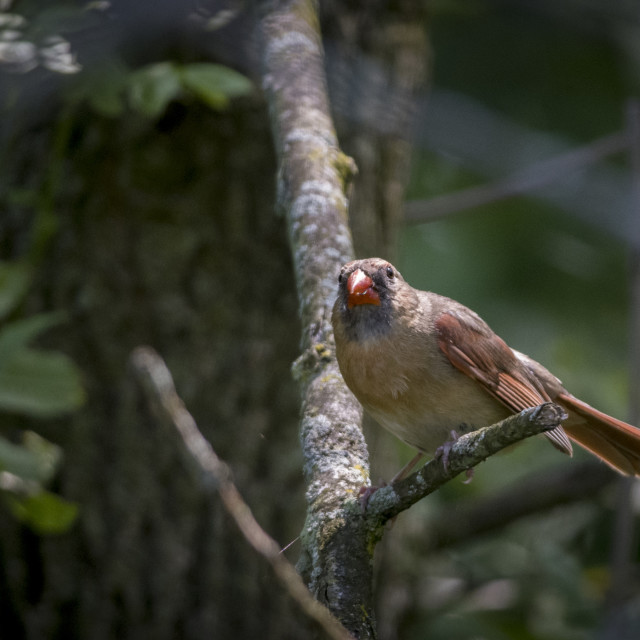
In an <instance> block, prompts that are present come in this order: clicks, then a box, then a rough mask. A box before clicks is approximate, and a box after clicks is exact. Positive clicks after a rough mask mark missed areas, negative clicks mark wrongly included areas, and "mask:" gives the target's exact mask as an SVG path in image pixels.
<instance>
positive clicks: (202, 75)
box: [180, 63, 252, 109]
mask: <svg viewBox="0 0 640 640" xmlns="http://www.w3.org/2000/svg"><path fill="white" fill-rule="evenodd" d="M180 77H181V79H182V84H183V86H184V87H185V89H188V90H189V91H191V92H192V93H194V94H195V95H196V96H198V98H200V99H201V100H202V101H203V102H205V103H206V104H208V105H209V106H210V107H212V108H213V109H224V108H225V107H226V106H227V105H228V103H229V98H235V97H237V96H244V95H247V94H249V93H251V90H252V84H251V81H250V80H249V79H248V78H247V77H245V76H243V75H242V74H240V73H238V72H237V71H234V70H233V69H229V68H228V67H225V66H222V65H219V64H209V63H195V64H189V65H185V66H184V67H182V69H180Z"/></svg>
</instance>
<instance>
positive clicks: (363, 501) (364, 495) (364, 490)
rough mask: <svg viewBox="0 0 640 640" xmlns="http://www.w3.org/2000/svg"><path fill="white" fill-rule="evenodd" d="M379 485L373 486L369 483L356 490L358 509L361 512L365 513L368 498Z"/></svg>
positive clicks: (369, 498)
mask: <svg viewBox="0 0 640 640" xmlns="http://www.w3.org/2000/svg"><path fill="white" fill-rule="evenodd" d="M382 486H383V487H384V486H385V483H382ZM378 489H380V487H374V486H373V485H369V486H368V487H360V491H359V492H358V502H360V509H361V510H362V513H365V511H366V510H367V505H368V504H369V500H371V496H372V495H373V494H374V493H375V492H376V491H377V490H378Z"/></svg>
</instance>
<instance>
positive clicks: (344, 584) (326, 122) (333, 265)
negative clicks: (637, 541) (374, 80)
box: [261, 1, 375, 638]
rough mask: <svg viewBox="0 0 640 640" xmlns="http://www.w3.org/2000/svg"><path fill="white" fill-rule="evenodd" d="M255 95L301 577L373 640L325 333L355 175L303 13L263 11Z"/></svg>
mask: <svg viewBox="0 0 640 640" xmlns="http://www.w3.org/2000/svg"><path fill="white" fill-rule="evenodd" d="M262 11H263V14H262V16H261V36H262V39H263V41H262V42H263V49H262V58H263V61H264V65H265V69H264V80H263V86H264V88H265V89H266V91H267V97H268V100H269V104H270V111H271V119H272V129H273V131H274V139H275V141H276V149H277V151H278V158H279V163H280V168H279V171H278V179H279V182H278V192H279V205H280V207H281V208H282V210H283V211H284V212H285V213H286V216H287V224H288V228H289V238H290V243H291V248H292V253H293V258H294V269H295V272H296V280H297V284H298V299H299V305H300V317H301V319H302V326H303V333H302V335H303V338H302V350H303V354H302V356H301V357H300V358H299V360H298V362H297V364H296V372H297V376H298V379H299V381H300V383H301V389H302V397H303V402H302V421H301V440H302V449H303V455H304V458H305V465H304V470H305V477H306V480H307V485H308V486H307V501H308V511H307V521H306V523H305V529H304V532H303V534H302V544H303V552H302V557H301V560H300V563H299V567H300V570H301V572H302V573H303V575H304V576H305V578H306V580H307V582H308V584H309V586H310V589H311V590H312V592H313V593H315V594H316V597H317V598H318V599H319V600H320V601H321V602H323V603H325V604H326V605H327V607H328V608H329V610H330V611H332V613H334V615H335V616H336V617H337V618H338V619H339V620H340V621H341V622H342V623H343V624H344V625H345V627H347V629H348V630H350V631H351V632H352V633H354V635H356V636H358V637H362V638H364V637H373V636H374V634H375V630H374V629H375V622H374V614H373V607H372V577H373V576H372V571H371V551H370V550H369V549H368V548H367V547H366V536H365V535H364V530H363V528H362V526H363V521H362V519H361V518H358V517H353V516H354V514H355V513H356V509H355V496H356V495H357V492H358V490H359V488H360V487H361V486H362V484H363V483H365V482H367V481H368V456H367V450H366V445H365V442H364V438H363V435H362V431H361V427H360V422H361V418H362V409H361V408H360V406H359V404H358V403H357V401H356V400H355V398H354V397H353V396H352V395H351V393H350V392H349V391H348V390H347V388H346V386H345V384H344V382H343V381H342V378H341V376H340V374H339V371H338V367H337V363H336V361H335V357H334V355H333V336H332V330H331V326H330V323H329V317H330V310H331V306H332V304H333V299H334V297H335V289H336V277H337V274H338V272H339V269H340V266H341V265H342V264H343V263H344V262H346V261H348V260H350V259H352V258H353V255H354V254H353V247H352V242H351V234H350V231H349V227H348V224H347V199H346V194H345V187H346V185H347V184H348V182H349V181H350V179H351V176H352V174H353V172H354V170H355V168H354V166H353V163H352V161H350V159H348V158H347V157H346V156H344V155H343V154H342V153H341V152H340V150H339V149H338V144H337V140H336V135H335V130H334V128H333V124H332V122H331V117H330V114H329V105H328V101H327V94H326V80H325V76H324V69H323V58H322V44H321V38H320V33H319V24H318V21H317V16H316V14H315V10H314V6H313V4H312V3H311V2H309V1H302V2H280V3H265V4H264V5H263V6H262Z"/></svg>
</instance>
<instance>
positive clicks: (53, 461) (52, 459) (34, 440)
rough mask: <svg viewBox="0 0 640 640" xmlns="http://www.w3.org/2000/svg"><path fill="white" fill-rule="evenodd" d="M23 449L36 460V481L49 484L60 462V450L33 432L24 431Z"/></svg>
mask: <svg viewBox="0 0 640 640" xmlns="http://www.w3.org/2000/svg"><path fill="white" fill-rule="evenodd" d="M23 443H24V448H25V449H26V450H27V451H28V452H29V453H30V454H31V455H33V456H35V457H36V458H37V460H38V478H37V479H38V480H39V481H40V482H42V483H43V484H45V483H47V482H49V481H50V480H51V479H52V478H53V475H54V474H55V472H56V470H57V469H58V466H59V465H60V461H61V460H62V449H61V448H60V447H59V446H58V445H56V444H53V442H50V441H49V440H47V439H45V438H43V437H42V436H39V435H38V434H37V433H35V432H33V431H25V433H24V436H23Z"/></svg>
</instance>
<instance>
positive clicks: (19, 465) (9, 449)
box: [0, 437, 40, 481]
mask: <svg viewBox="0 0 640 640" xmlns="http://www.w3.org/2000/svg"><path fill="white" fill-rule="evenodd" d="M0 470H2V471H8V472H9V473H12V474H13V475H15V476H19V477H20V478H22V479H24V480H36V481H37V480H40V464H39V460H38V456H37V455H36V454H35V453H33V452H32V451H29V450H28V449H26V448H25V447H21V446H20V445H17V444H14V443H13V442H9V440H6V439H5V438H2V437H0Z"/></svg>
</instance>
